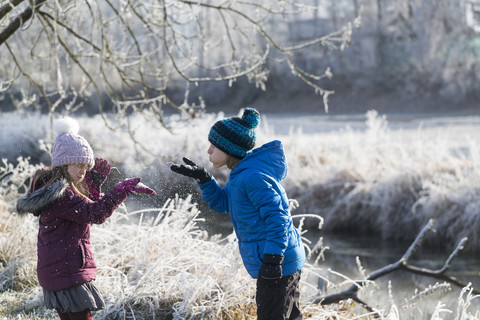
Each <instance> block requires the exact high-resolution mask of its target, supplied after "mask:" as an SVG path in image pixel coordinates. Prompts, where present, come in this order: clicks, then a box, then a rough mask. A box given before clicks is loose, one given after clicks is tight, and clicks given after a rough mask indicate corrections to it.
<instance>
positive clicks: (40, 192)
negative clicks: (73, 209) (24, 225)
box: [17, 179, 69, 216]
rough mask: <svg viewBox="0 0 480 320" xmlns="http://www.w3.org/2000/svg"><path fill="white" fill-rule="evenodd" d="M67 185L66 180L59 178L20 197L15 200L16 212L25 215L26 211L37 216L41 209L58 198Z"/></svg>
mask: <svg viewBox="0 0 480 320" xmlns="http://www.w3.org/2000/svg"><path fill="white" fill-rule="evenodd" d="M68 186H69V184H68V182H67V180H65V179H61V180H58V181H56V182H55V183H53V184H51V185H46V186H44V187H41V188H40V189H37V190H35V191H33V192H32V193H29V194H27V195H25V196H23V197H21V198H20V199H19V200H18V202H17V212H18V214H20V215H25V214H27V213H33V214H34V215H36V216H38V215H39V213H40V211H41V209H43V208H44V207H46V206H47V205H49V204H50V203H52V202H53V201H55V200H57V199H59V198H60V197H61V196H62V195H63V194H64V192H65V189H67V187H68Z"/></svg>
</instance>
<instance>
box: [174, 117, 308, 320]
mask: <svg viewBox="0 0 480 320" xmlns="http://www.w3.org/2000/svg"><path fill="white" fill-rule="evenodd" d="M259 123H260V114H259V113H258V111H257V110H255V109H253V108H246V109H245V111H244V113H243V115H242V117H241V118H239V117H233V118H226V119H223V120H220V121H217V122H216V123H215V124H214V125H213V127H212V128H211V130H210V133H209V135H208V140H209V141H210V143H211V145H210V147H209V149H208V154H209V156H210V162H211V163H212V164H213V166H214V167H215V168H220V167H222V166H224V165H226V166H227V167H228V168H229V169H231V170H232V171H231V173H230V176H229V179H228V182H227V185H226V186H225V187H223V188H222V187H220V185H219V184H218V183H217V182H216V181H215V179H214V178H213V177H212V176H211V175H210V174H209V173H208V172H207V171H206V170H205V169H204V168H203V167H200V166H198V165H196V164H195V163H194V162H193V161H191V160H189V159H187V158H183V161H184V162H185V165H183V164H173V165H171V167H170V168H171V170H172V171H174V172H176V173H180V174H182V175H185V176H187V177H192V178H195V179H196V180H197V182H198V183H199V186H200V188H201V190H202V195H203V196H202V197H203V199H204V200H206V201H207V203H208V205H209V206H210V208H212V209H213V210H215V211H218V212H221V213H227V212H228V213H230V218H231V220H232V223H233V227H234V229H235V233H236V236H237V238H238V244H239V248H240V254H241V256H242V260H243V264H244V265H245V268H246V269H247V271H248V273H249V274H250V275H251V276H252V277H253V278H254V279H257V292H256V303H257V316H258V319H259V320H267V319H271V320H280V319H289V320H300V319H302V318H303V317H302V314H301V312H300V308H299V282H300V273H301V269H302V267H303V264H304V263H305V251H304V248H303V244H302V240H301V238H300V235H299V233H298V231H297V230H296V229H295V227H294V225H293V222H292V217H291V215H290V210H289V205H288V198H287V195H286V193H285V190H284V189H283V187H282V186H281V181H282V180H283V179H284V178H285V177H286V175H287V161H286V157H285V153H284V151H283V146H282V144H281V142H280V141H271V142H269V143H266V144H265V145H263V146H261V147H259V148H257V149H254V150H252V149H253V148H254V146H255V140H256V131H255V128H256V127H257V126H258V124H259Z"/></svg>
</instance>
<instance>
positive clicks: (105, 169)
mask: <svg viewBox="0 0 480 320" xmlns="http://www.w3.org/2000/svg"><path fill="white" fill-rule="evenodd" d="M110 170H112V166H111V165H110V164H109V163H108V161H107V160H105V159H102V158H95V165H94V166H93V168H92V171H95V172H98V173H100V174H101V175H104V176H108V175H109V174H110Z"/></svg>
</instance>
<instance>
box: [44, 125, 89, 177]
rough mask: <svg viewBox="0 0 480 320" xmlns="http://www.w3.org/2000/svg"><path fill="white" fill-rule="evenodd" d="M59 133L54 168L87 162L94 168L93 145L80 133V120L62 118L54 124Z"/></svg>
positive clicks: (54, 147) (54, 146) (53, 155)
mask: <svg viewBox="0 0 480 320" xmlns="http://www.w3.org/2000/svg"><path fill="white" fill-rule="evenodd" d="M53 129H54V131H55V133H56V134H57V138H56V139H55V144H54V145H53V150H52V168H55V167H58V166H63V165H69V164H74V163H86V164H88V166H89V167H90V169H92V168H93V166H94V164H95V158H94V156H93V150H92V147H90V144H89V143H88V142H87V140H85V138H84V137H82V136H80V135H79V134H78V131H79V126H78V122H77V121H76V120H75V119H73V118H69V117H65V118H61V119H59V120H57V122H56V123H55V124H54V128H53Z"/></svg>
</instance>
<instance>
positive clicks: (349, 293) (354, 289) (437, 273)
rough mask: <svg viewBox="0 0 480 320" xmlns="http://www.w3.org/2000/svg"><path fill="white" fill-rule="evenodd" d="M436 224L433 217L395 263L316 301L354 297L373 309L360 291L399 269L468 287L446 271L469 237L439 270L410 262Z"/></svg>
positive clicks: (474, 291) (332, 301)
mask: <svg viewBox="0 0 480 320" xmlns="http://www.w3.org/2000/svg"><path fill="white" fill-rule="evenodd" d="M433 225H434V221H433V219H431V220H430V221H429V222H428V223H427V224H426V225H425V226H424V227H423V229H422V230H421V231H420V233H419V234H418V235H417V237H416V238H415V240H414V241H413V242H412V244H411V245H410V247H409V248H408V249H407V251H406V252H405V254H404V255H403V256H402V257H401V258H400V259H399V260H398V261H396V262H395V263H392V264H389V265H387V266H385V267H382V268H380V269H378V270H375V271H373V272H372V273H370V274H369V275H368V276H366V277H365V279H364V280H358V281H355V283H354V284H352V285H351V286H350V287H349V288H347V289H346V290H344V291H341V292H339V293H335V294H330V295H326V296H321V297H319V298H317V299H315V301H314V303H318V304H321V305H327V304H332V303H337V302H339V301H341V300H346V299H352V300H354V301H357V302H358V303H360V304H362V305H363V306H365V307H366V308H367V309H368V310H372V309H371V308H370V307H369V306H368V305H367V304H366V303H365V302H363V301H362V300H360V299H359V298H358V295H357V294H358V291H359V290H360V289H362V288H363V287H364V286H365V285H366V284H367V283H369V282H372V281H374V280H376V279H378V278H380V277H383V276H385V275H387V274H389V273H392V272H394V271H399V270H404V271H408V272H412V273H415V274H420V275H423V276H427V277H432V278H437V279H441V280H445V281H447V282H449V283H452V284H454V285H456V286H458V287H460V288H464V287H466V286H467V285H468V284H467V283H464V282H462V281H460V280H458V279H456V278H455V277H453V276H449V275H447V274H445V272H446V271H447V270H448V269H449V267H450V263H451V262H452V260H453V258H454V257H455V256H456V255H457V254H458V252H459V251H460V250H462V249H463V245H464V244H465V242H466V241H467V238H463V239H461V240H460V242H459V243H458V245H457V247H456V248H455V249H454V250H453V252H452V253H451V254H450V256H449V257H448V259H447V260H446V262H445V264H444V265H443V267H442V268H440V269H438V270H433V269H428V268H420V267H416V266H413V265H410V264H409V263H408V260H409V259H410V258H411V257H412V255H413V254H414V253H415V251H416V250H417V249H418V248H419V247H420V245H421V244H422V241H423V239H424V238H425V235H426V233H427V232H428V231H430V230H432V228H433ZM472 292H473V293H474V294H478V293H480V292H479V291H478V290H476V289H473V288H472Z"/></svg>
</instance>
